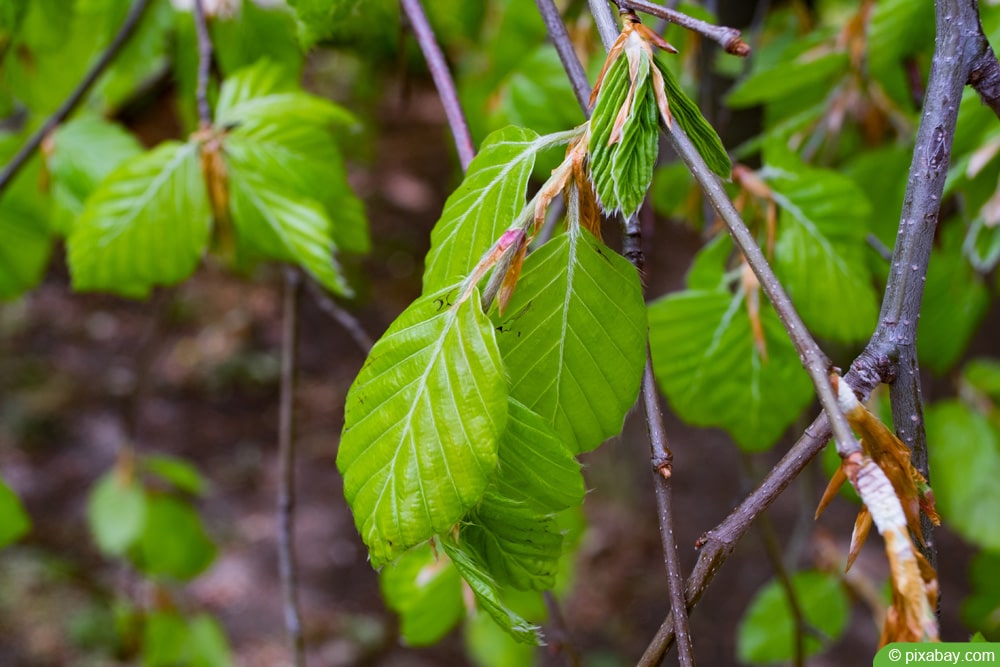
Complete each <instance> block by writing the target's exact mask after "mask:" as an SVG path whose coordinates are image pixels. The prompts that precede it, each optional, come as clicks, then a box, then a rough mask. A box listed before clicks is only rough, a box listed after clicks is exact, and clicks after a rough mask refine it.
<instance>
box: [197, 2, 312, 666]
mask: <svg viewBox="0 0 1000 667" xmlns="http://www.w3.org/2000/svg"><path fill="white" fill-rule="evenodd" d="M196 1H197V0H196ZM301 286H302V285H301V279H300V277H299V272H298V270H296V269H294V268H292V267H286V268H285V289H284V313H283V315H282V322H281V403H280V411H279V417H278V573H279V575H280V577H281V593H282V600H283V606H284V615H285V629H286V631H287V632H288V642H289V650H290V651H291V654H292V659H293V664H294V665H295V667H305V664H306V645H305V635H304V634H303V632H302V615H301V612H300V611H299V600H298V572H297V568H296V561H295V380H296V366H297V359H298V335H299V327H298V322H299V296H300V294H301Z"/></svg>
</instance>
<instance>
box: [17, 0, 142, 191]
mask: <svg viewBox="0 0 1000 667" xmlns="http://www.w3.org/2000/svg"><path fill="white" fill-rule="evenodd" d="M147 5H149V0H136V1H135V3H134V4H133V5H132V8H131V9H130V10H129V13H128V15H127V16H126V17H125V20H124V21H123V22H122V25H121V28H119V29H118V33H117V34H116V35H115V37H114V39H113V40H111V43H110V44H108V48H106V49H105V50H104V52H103V53H101V55H100V56H98V58H97V60H96V61H94V64H93V65H91V66H90V69H89V70H88V71H87V73H86V75H84V77H83V79H81V80H80V83H79V84H77V86H76V88H74V89H73V92H71V93H70V94H69V97H67V98H66V101H64V102H63V103H62V104H61V105H60V106H59V108H58V109H56V110H55V112H54V113H53V114H52V115H51V116H49V118H48V120H46V121H45V122H44V123H43V124H42V126H41V127H40V128H38V130H37V131H36V132H35V133H34V134H33V135H32V136H31V138H30V139H28V141H27V143H25V144H24V146H22V147H21V150H19V151H18V152H17V155H15V156H14V157H13V158H12V159H11V161H10V162H8V163H7V166H5V167H4V169H3V172H2V173H0V194H2V193H3V191H4V190H6V189H7V186H8V185H10V182H11V181H12V180H13V179H14V177H15V176H16V175H17V173H18V172H19V171H20V170H21V168H22V167H24V165H25V164H26V163H27V162H28V159H29V158H31V156H32V154H34V152H35V151H36V150H37V149H38V147H39V146H40V145H41V143H42V141H44V139H45V137H46V136H48V134H49V133H50V132H51V131H52V130H54V129H55V127H56V125H58V124H59V123H61V122H63V121H64V120H66V118H67V117H68V116H69V115H70V114H71V113H73V110H74V109H76V107H77V105H79V104H80V102H81V101H82V100H83V98H84V97H85V96H86V95H87V93H88V92H90V89H91V87H92V86H93V85H94V83H95V82H96V81H97V79H98V78H99V77H100V76H101V74H103V73H104V70H106V69H107V68H108V65H110V64H111V62H112V61H113V60H114V59H115V56H117V55H118V53H119V52H120V51H121V49H122V47H123V46H125V43H126V42H128V40H129V38H130V37H131V36H132V34H133V33H134V32H135V29H136V26H138V25H139V21H140V19H142V14H143V12H144V11H145V10H146V6H147Z"/></svg>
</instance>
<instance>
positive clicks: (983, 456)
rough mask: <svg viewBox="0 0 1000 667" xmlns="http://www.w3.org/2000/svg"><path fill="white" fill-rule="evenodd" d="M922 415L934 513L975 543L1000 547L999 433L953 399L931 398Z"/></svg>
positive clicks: (977, 413)
mask: <svg viewBox="0 0 1000 667" xmlns="http://www.w3.org/2000/svg"><path fill="white" fill-rule="evenodd" d="M924 416H925V420H926V424H927V445H928V446H927V450H928V452H929V456H930V467H931V470H932V473H931V482H932V485H933V487H934V498H935V501H936V503H937V509H938V512H940V514H941V517H942V519H943V520H944V522H945V524H946V525H948V526H950V527H951V528H952V530H954V531H955V532H957V533H958V534H959V535H961V536H962V537H964V538H965V539H967V540H969V541H970V542H972V543H973V544H978V545H980V546H982V547H984V548H986V549H993V550H1000V512H997V508H998V507H1000V486H997V483H996V480H997V479H1000V433H998V432H997V428H996V426H995V425H993V424H992V423H991V422H990V420H989V419H988V418H987V417H986V416H984V415H982V414H980V413H979V412H977V411H975V410H972V409H971V408H969V407H967V406H966V405H964V404H962V403H960V402H958V401H954V400H950V401H942V402H939V403H935V404H934V405H932V406H931V407H930V408H928V409H927V412H926V413H925V415H924Z"/></svg>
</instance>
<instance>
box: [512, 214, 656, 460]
mask: <svg viewBox="0 0 1000 667" xmlns="http://www.w3.org/2000/svg"><path fill="white" fill-rule="evenodd" d="M506 313H507V314H506V316H505V317H503V318H501V317H499V316H498V317H497V324H498V331H499V334H498V336H497V340H498V343H499V345H500V351H501V353H502V354H503V360H504V366H505V367H506V369H507V373H508V375H509V377H510V383H511V387H510V394H511V396H512V397H513V398H515V399H517V400H518V401H520V402H522V403H524V405H525V406H527V407H528V408H529V409H531V410H532V411H534V412H536V413H538V414H539V415H541V416H542V417H543V418H544V419H545V420H546V422H547V423H548V424H549V425H551V426H552V427H553V428H554V429H555V432H556V434H557V435H558V437H559V438H561V439H562V440H563V441H564V442H565V443H567V445H568V446H569V447H570V448H571V449H572V451H573V452H574V453H579V452H585V451H589V450H591V449H594V448H595V447H597V446H598V445H600V444H601V443H602V442H603V441H604V440H606V439H607V438H609V437H611V436H613V435H617V434H618V433H620V432H621V428H622V423H623V421H624V419H625V413H627V412H628V410H629V408H631V407H632V405H633V403H635V399H636V396H637V395H638V392H639V381H640V380H641V377H642V369H643V366H644V362H645V354H644V351H643V350H644V346H645V337H646V312H645V307H644V305H643V298H642V288H641V286H640V284H639V276H638V274H637V273H636V271H635V268H634V267H633V266H632V265H631V264H629V263H628V262H627V261H626V260H625V259H624V258H623V257H621V256H620V255H618V254H616V253H615V252H613V251H611V250H610V249H608V248H607V247H606V246H604V245H603V244H602V243H600V242H599V241H598V240H597V239H595V238H594V237H593V236H592V235H591V234H590V233H589V232H586V231H583V230H580V229H578V228H576V229H571V230H570V231H568V232H566V233H565V234H560V235H559V236H557V237H555V238H554V239H552V240H551V241H549V242H548V243H546V244H545V245H543V246H542V247H541V248H539V249H538V250H536V251H535V252H534V253H532V254H531V255H529V256H528V258H527V260H526V261H525V263H524V273H523V274H522V276H521V280H520V283H519V284H518V288H517V291H516V292H515V293H514V297H513V299H512V300H511V302H510V306H509V307H508V308H507V311H506Z"/></svg>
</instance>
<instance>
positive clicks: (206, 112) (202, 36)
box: [193, 0, 212, 129]
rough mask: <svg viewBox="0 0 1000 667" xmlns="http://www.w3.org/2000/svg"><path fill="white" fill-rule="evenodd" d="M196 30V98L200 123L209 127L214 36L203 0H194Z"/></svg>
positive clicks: (210, 121)
mask: <svg viewBox="0 0 1000 667" xmlns="http://www.w3.org/2000/svg"><path fill="white" fill-rule="evenodd" d="M193 9H194V12H193V13H194V31H195V35H196V36H197V39H198V87H197V88H196V90H195V99H197V100H198V125H199V126H200V127H201V128H202V129H205V128H208V127H210V126H211V125H212V108H211V107H210V106H209V105H208V76H209V72H210V71H211V69H212V38H211V36H209V34H208V24H207V23H206V22H205V8H204V6H203V5H202V0H194V6H193Z"/></svg>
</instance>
